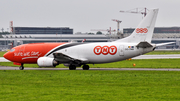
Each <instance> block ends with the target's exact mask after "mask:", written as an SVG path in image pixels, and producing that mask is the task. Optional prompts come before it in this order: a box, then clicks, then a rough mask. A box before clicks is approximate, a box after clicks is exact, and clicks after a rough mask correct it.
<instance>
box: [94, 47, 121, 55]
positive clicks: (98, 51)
mask: <svg viewBox="0 0 180 101" xmlns="http://www.w3.org/2000/svg"><path fill="white" fill-rule="evenodd" d="M116 52H117V47H116V46H114V45H113V46H110V47H109V46H103V47H101V46H96V47H95V48H94V53H95V54H96V55H100V54H103V55H107V54H110V55H115V54H116Z"/></svg>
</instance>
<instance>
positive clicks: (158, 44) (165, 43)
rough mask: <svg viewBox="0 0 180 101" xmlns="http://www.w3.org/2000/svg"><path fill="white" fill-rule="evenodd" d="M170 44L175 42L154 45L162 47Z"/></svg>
mask: <svg viewBox="0 0 180 101" xmlns="http://www.w3.org/2000/svg"><path fill="white" fill-rule="evenodd" d="M172 43H175V42H167V43H160V44H156V47H158V46H163V45H168V44H172Z"/></svg>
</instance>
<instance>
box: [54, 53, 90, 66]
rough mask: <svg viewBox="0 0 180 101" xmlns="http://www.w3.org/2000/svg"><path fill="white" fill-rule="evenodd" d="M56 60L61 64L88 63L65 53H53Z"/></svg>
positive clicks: (86, 60)
mask: <svg viewBox="0 0 180 101" xmlns="http://www.w3.org/2000/svg"><path fill="white" fill-rule="evenodd" d="M53 55H54V59H55V60H56V61H59V62H60V63H73V62H75V63H78V64H79V63H88V59H84V58H76V57H71V56H68V55H66V54H63V53H53Z"/></svg>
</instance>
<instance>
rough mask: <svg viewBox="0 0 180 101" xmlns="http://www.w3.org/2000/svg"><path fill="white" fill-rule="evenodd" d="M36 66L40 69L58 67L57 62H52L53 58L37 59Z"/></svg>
mask: <svg viewBox="0 0 180 101" xmlns="http://www.w3.org/2000/svg"><path fill="white" fill-rule="evenodd" d="M37 64H38V66H40V67H56V65H59V63H58V61H56V60H54V58H49V57H40V58H38V60H37Z"/></svg>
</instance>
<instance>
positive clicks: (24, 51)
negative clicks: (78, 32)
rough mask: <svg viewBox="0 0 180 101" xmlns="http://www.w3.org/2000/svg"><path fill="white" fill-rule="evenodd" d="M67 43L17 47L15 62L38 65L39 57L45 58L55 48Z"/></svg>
mask: <svg viewBox="0 0 180 101" xmlns="http://www.w3.org/2000/svg"><path fill="white" fill-rule="evenodd" d="M63 44H65V43H33V44H24V45H20V46H17V47H15V48H14V49H15V51H14V52H13V53H14V54H13V55H14V57H13V58H14V59H11V60H13V62H18V63H37V59H38V58H39V57H42V56H44V55H45V54H47V53H48V52H49V51H50V50H52V49H53V48H55V47H57V46H60V45H63Z"/></svg>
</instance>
